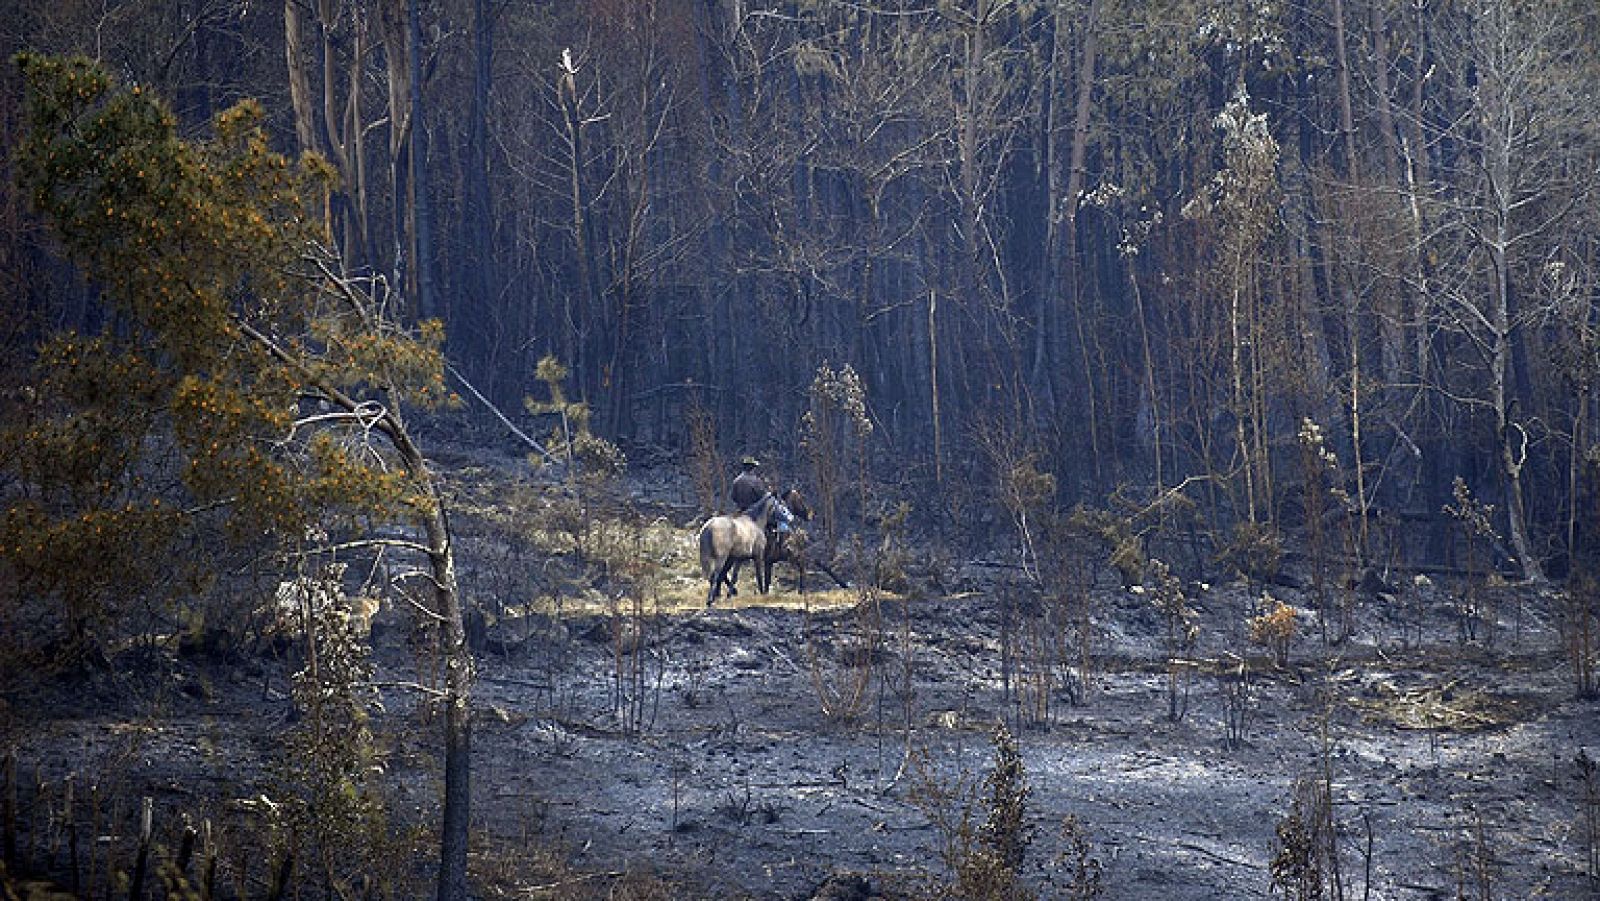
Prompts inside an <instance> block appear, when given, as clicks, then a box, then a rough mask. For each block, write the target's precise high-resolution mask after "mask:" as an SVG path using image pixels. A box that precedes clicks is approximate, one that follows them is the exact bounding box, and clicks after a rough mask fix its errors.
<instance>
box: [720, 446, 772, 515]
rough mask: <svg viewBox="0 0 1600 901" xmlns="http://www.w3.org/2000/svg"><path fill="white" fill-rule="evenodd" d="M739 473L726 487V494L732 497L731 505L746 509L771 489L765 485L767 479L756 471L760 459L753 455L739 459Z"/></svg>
mask: <svg viewBox="0 0 1600 901" xmlns="http://www.w3.org/2000/svg"><path fill="white" fill-rule="evenodd" d="M739 467H740V470H739V475H738V476H737V477H736V478H734V480H733V484H732V485H731V486H729V488H728V494H729V495H731V496H732V497H733V506H734V507H736V508H737V509H739V510H748V509H750V508H751V507H753V506H755V504H756V502H757V501H759V500H761V498H762V496H763V495H765V494H767V493H768V492H769V491H770V490H771V489H769V488H768V487H767V480H766V479H763V478H762V477H761V476H760V474H758V473H757V472H756V470H757V469H760V468H761V461H759V460H757V459H756V458H755V457H749V456H747V457H745V458H744V459H743V460H740V461H739Z"/></svg>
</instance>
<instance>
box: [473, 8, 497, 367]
mask: <svg viewBox="0 0 1600 901" xmlns="http://www.w3.org/2000/svg"><path fill="white" fill-rule="evenodd" d="M494 16H495V13H494V11H493V10H492V9H491V8H490V0H473V3H472V104H471V107H470V108H469V110H468V114H467V159H466V170H467V171H466V194H467V197H466V201H467V202H466V211H465V216H466V232H467V245H468V247H469V259H468V260H467V261H466V263H465V266H466V273H465V274H466V279H465V281H466V284H467V288H468V292H469V294H470V297H469V298H468V302H469V304H470V307H469V310H470V313H469V315H470V316H472V317H474V318H479V319H484V318H489V317H492V316H494V315H495V313H494V311H493V308H494V306H495V304H496V303H497V302H498V298H497V297H496V296H495V292H496V291H498V290H499V284H500V278H499V272H498V267H497V263H496V256H495V251H494V222H495V215H494V198H493V196H492V194H491V192H490V190H489V102H490V95H491V92H492V90H493V87H494ZM485 331H486V341H487V343H488V344H489V345H490V346H486V347H481V348H476V350H477V351H478V352H479V353H481V354H483V356H484V357H485V358H487V362H488V366H489V371H488V372H480V373H479V376H480V378H482V377H484V376H487V377H488V385H489V389H488V390H489V392H490V394H491V396H493V395H494V394H495V393H496V392H495V390H494V389H495V387H497V383H498V381H499V380H498V378H497V377H496V373H495V371H494V370H495V367H494V365H493V361H494V360H495V359H496V357H497V356H498V353H497V351H498V347H497V346H495V345H497V343H498V342H499V340H500V335H499V334H497V333H489V332H488V330H485Z"/></svg>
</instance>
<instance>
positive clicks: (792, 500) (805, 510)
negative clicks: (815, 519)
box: [782, 488, 811, 522]
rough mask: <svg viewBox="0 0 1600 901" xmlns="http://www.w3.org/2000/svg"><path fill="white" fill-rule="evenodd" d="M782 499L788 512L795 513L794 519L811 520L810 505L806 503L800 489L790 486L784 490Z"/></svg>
mask: <svg viewBox="0 0 1600 901" xmlns="http://www.w3.org/2000/svg"><path fill="white" fill-rule="evenodd" d="M782 500H783V502H784V504H785V505H787V506H788V508H789V512H791V513H793V514H794V515H795V518H796V519H800V520H804V521H805V522H810V521H811V505H809V504H807V503H806V499H805V495H802V494H801V493H800V489H798V488H790V489H789V490H788V491H785V492H784V493H783V498H782Z"/></svg>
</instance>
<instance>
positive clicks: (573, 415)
mask: <svg viewBox="0 0 1600 901" xmlns="http://www.w3.org/2000/svg"><path fill="white" fill-rule="evenodd" d="M536 374H537V376H538V379H539V381H540V382H542V383H543V384H544V386H545V389H546V390H547V391H548V392H549V394H550V399H549V400H544V401H540V400H535V399H534V398H531V397H529V398H524V399H523V406H525V407H526V408H527V410H528V412H529V413H532V414H533V415H535V416H544V415H553V416H555V417H557V422H556V424H555V425H554V426H553V427H552V428H551V430H550V444H551V447H552V449H553V452H554V453H555V455H556V456H557V458H558V459H561V460H562V461H564V462H566V463H568V464H573V465H576V466H577V467H578V469H579V471H581V472H582V473H585V474H589V475H593V476H602V477H608V476H615V475H620V474H621V473H622V471H623V470H624V469H626V468H627V466H628V458H627V456H625V455H624V454H623V453H622V449H621V448H619V447H617V446H616V445H615V444H612V443H611V442H610V441H607V440H606V439H604V438H601V437H599V436H598V435H595V434H594V433H593V432H591V431H590V430H589V420H590V417H591V416H592V415H593V412H594V411H593V410H592V409H590V407H589V405H588V404H587V403H584V402H582V401H572V400H568V399H567V394H566V390H565V388H564V387H563V384H562V383H564V382H565V381H566V380H567V375H568V374H569V372H568V369H567V367H565V366H563V365H561V361H559V360H557V359H556V358H555V357H553V356H549V355H546V356H544V357H543V358H541V359H540V360H539V365H538V368H537V370H536Z"/></svg>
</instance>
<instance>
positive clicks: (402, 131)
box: [287, 0, 413, 285]
mask: <svg viewBox="0 0 1600 901" xmlns="http://www.w3.org/2000/svg"><path fill="white" fill-rule="evenodd" d="M287 2H291V3H292V2H294V0H287ZM378 2H379V3H380V7H379V12H378V26H379V29H380V30H381V31H382V32H383V56H384V63H385V65H386V67H387V69H388V76H389V77H388V88H389V197H390V199H391V203H390V210H391V212H392V214H393V221H392V222H391V223H390V233H389V237H390V242H391V244H390V259H389V265H390V280H391V282H392V283H393V284H395V285H406V284H408V283H409V280H410V277H411V276H410V270H411V267H412V265H413V263H412V260H411V259H410V257H411V254H412V244H413V242H412V236H413V230H412V225H411V222H412V217H411V210H412V205H411V204H410V203H408V202H407V199H408V198H409V197H410V196H411V189H410V182H411V177H410V172H411V169H410V160H411V153H410V146H411V129H412V124H413V123H412V116H411V113H412V110H411V72H412V65H411V36H410V35H411V28H410V18H409V16H408V15H407V6H406V0H378Z"/></svg>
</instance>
